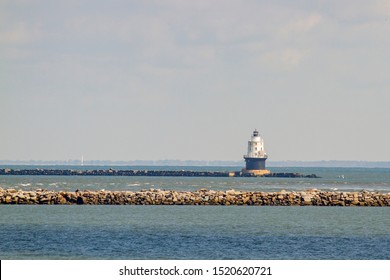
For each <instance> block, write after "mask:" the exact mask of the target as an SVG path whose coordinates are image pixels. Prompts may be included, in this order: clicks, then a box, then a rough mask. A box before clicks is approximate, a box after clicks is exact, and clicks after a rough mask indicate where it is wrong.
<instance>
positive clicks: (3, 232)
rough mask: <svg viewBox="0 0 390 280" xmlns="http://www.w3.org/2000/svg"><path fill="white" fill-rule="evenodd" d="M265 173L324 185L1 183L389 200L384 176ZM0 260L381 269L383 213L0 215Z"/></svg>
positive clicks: (128, 210) (43, 211) (142, 210)
mask: <svg viewBox="0 0 390 280" xmlns="http://www.w3.org/2000/svg"><path fill="white" fill-rule="evenodd" d="M20 168H25V167H20ZM31 168H36V167H35V166H34V167H31ZM59 168H62V167H59ZM66 168H69V167H66ZM83 168H85V169H91V168H88V167H83ZM94 168H95V167H94ZM104 168H106V167H102V168H101V169H104ZM127 168H128V167H127ZM131 168H132V169H135V168H134V167H131ZM148 168H149V169H157V168H156V167H153V168H151V167H148ZM161 168H167V167H161ZM173 168H174V167H171V169H173ZM178 168H179V167H178ZM138 169H142V168H138ZM167 169H169V168H167ZM179 169H184V168H182V167H180V168H179ZM186 169H193V170H195V169H201V170H206V169H207V170H215V169H217V170H227V169H226V168H225V167H220V168H219V169H218V168H216V167H212V168H209V167H207V168H206V167H204V168H200V167H196V168H195V167H194V168H186ZM229 170H237V168H230V169H229ZM272 171H274V172H299V173H304V174H312V173H315V174H317V175H319V176H321V177H322V178H319V179H309V178H307V179H306V178H304V179H302V178H181V177H61V176H53V177H49V176H0V187H1V188H4V189H5V188H18V189H25V190H26V189H33V190H34V189H36V188H44V189H53V190H74V189H76V188H79V189H91V190H93V189H107V190H108V189H112V190H140V189H149V188H160V189H176V190H196V189H199V188H209V189H236V190H266V191H277V190H281V189H286V190H302V189H308V188H318V189H326V190H334V189H337V190H363V189H366V190H375V191H381V192H386V193H387V192H390V173H389V171H390V170H389V169H364V168H337V169H336V168H334V169H333V168H275V169H273V170H272ZM342 175H343V176H342ZM0 259H336V260H338V259H387V260H388V259H390V208H388V207H385V208H379V207H378V208H376V207H372V208H370V207H282V206H279V207H272V206H271V207H240V206H109V205H103V206H93V205H70V206H66V205H0Z"/></svg>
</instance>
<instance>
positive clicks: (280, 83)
mask: <svg viewBox="0 0 390 280" xmlns="http://www.w3.org/2000/svg"><path fill="white" fill-rule="evenodd" d="M389 34H390V2H389V1H368V0H367V1H352V0H351V1H312V0H311V1H210V0H207V1H203V0H200V1H175V0H172V1H119V0H115V1H76V0H74V1H53V0H50V1H49V0H41V1H40V0H37V1H27V0H26V1H17V0H12V1H8V0H0V67H1V68H0V74H1V75H0V118H1V122H2V125H1V134H0V159H14V160H29V159H35V160H38V159H42V160H66V159H74V158H80V156H81V155H84V158H85V159H86V160H90V159H95V160H136V159H141V160H142V159H143V160H153V159H154V160H159V159H181V160H240V159H241V158H242V155H243V154H244V153H245V152H246V148H247V140H248V139H249V136H250V134H251V132H252V130H253V129H254V128H257V129H259V131H260V133H261V135H262V136H263V138H264V140H265V148H266V151H267V152H268V154H269V158H270V160H273V161H275V160H332V159H335V160H379V161H381V160H387V161H388V160H390V149H389V143H390V132H389V124H388V123H389V121H390V112H389V109H390V105H389V104H390V79H389V78H390V77H389V76H390V53H389V50H390V36H389Z"/></svg>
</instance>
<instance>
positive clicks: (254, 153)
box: [242, 129, 270, 176]
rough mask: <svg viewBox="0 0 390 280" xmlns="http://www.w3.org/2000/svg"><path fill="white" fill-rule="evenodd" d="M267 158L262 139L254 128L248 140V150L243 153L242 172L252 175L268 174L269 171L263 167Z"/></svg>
mask: <svg viewBox="0 0 390 280" xmlns="http://www.w3.org/2000/svg"><path fill="white" fill-rule="evenodd" d="M267 158H268V156H267V154H266V152H265V150H264V140H263V139H262V138H261V137H260V134H259V132H258V131H257V129H255V131H253V134H252V135H251V138H250V140H249V141H248V152H247V154H246V155H244V159H245V168H244V169H242V172H243V173H244V174H250V175H254V176H263V175H265V174H269V173H270V171H269V170H267V169H265V161H266V160H267Z"/></svg>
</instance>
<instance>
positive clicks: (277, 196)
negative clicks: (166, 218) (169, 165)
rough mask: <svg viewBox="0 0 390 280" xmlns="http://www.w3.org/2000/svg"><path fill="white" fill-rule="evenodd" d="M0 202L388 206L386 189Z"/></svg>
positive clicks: (2, 199) (100, 195)
mask: <svg viewBox="0 0 390 280" xmlns="http://www.w3.org/2000/svg"><path fill="white" fill-rule="evenodd" d="M0 204H56V205H61V204H62V205H69V204H90V205H242V206H250V205H254V206H390V193H388V194H383V193H379V192H368V191H361V192H334V191H331V192H330V191H321V190H317V189H312V190H307V191H284V190H282V191H279V192H261V191H236V190H227V191H215V190H207V189H200V190H197V191H173V190H160V189H150V190H141V191H134V192H133V191H103V190H102V191H88V190H84V191H79V190H77V191H75V192H68V191H48V190H42V189H40V190H36V191H23V190H16V189H7V190H3V189H0Z"/></svg>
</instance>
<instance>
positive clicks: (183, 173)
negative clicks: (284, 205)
mask: <svg viewBox="0 0 390 280" xmlns="http://www.w3.org/2000/svg"><path fill="white" fill-rule="evenodd" d="M0 175H28V176H34V175H39V176H172V177H259V176H258V175H255V174H253V173H243V172H241V171H235V172H229V171H191V170H116V169H112V168H110V169H105V170H72V169H39V168H37V169H10V168H5V169H0ZM261 176H262V177H282V178H319V177H318V176H317V175H315V174H310V175H304V174H300V173H286V172H281V173H270V174H265V175H261Z"/></svg>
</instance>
